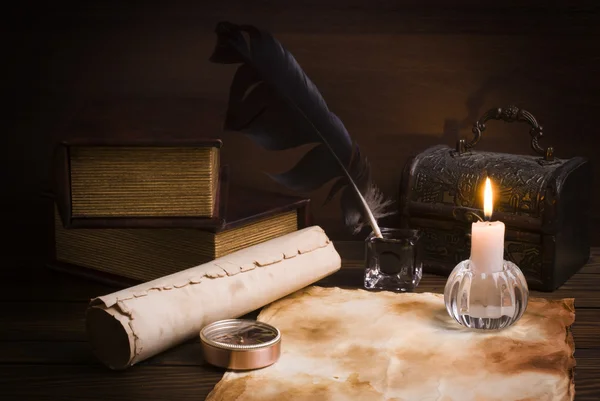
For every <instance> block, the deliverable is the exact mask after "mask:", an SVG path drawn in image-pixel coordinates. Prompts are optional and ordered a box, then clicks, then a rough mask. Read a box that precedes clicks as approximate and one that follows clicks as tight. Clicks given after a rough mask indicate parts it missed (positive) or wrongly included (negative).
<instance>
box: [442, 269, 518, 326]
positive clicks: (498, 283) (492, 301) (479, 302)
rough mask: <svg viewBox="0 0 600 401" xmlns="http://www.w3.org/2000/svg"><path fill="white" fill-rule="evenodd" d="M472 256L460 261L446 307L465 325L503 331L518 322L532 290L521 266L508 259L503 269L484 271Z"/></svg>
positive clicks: (448, 285) (450, 282)
mask: <svg viewBox="0 0 600 401" xmlns="http://www.w3.org/2000/svg"><path fill="white" fill-rule="evenodd" d="M481 270H483V269H477V268H475V266H474V265H473V263H472V262H471V260H470V259H467V260H463V261H462V262H460V263H459V264H458V265H456V267H455V268H454V270H452V273H450V276H449V277H448V281H447V282H446V287H445V289H444V303H445V304H446V310H447V311H448V313H449V314H450V316H451V317H452V318H454V320H456V321H457V322H458V323H460V324H461V325H463V326H465V327H468V328H472V329H479V330H499V329H504V328H507V327H509V326H511V325H513V324H515V323H516V322H517V321H518V320H519V319H520V318H521V316H523V313H524V312H525V309H526V308H527V301H528V298H529V289H528V287H527V281H526V280H525V276H524V275H523V272H521V269H519V267H518V266H517V265H516V264H514V263H512V262H509V261H507V260H505V261H504V262H503V265H502V270H501V271H495V272H481Z"/></svg>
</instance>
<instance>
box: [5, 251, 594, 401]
mask: <svg viewBox="0 0 600 401" xmlns="http://www.w3.org/2000/svg"><path fill="white" fill-rule="evenodd" d="M335 245H336V248H337V249H338V251H339V252H340V254H341V255H342V257H343V259H344V264H343V268H342V269H341V270H340V271H339V272H337V273H336V274H334V275H332V276H330V277H328V278H326V279H324V280H322V281H320V282H319V283H317V284H319V285H322V286H338V285H339V286H350V287H360V286H361V285H362V270H361V267H362V257H363V247H362V244H361V243H348V242H339V243H337V242H336V243H335ZM8 267H9V266H3V269H2V275H3V280H2V283H3V288H2V290H1V291H0V305H1V306H0V311H1V312H0V400H3V401H5V400H21V401H28V400H78V401H83V400H128V401H133V400H143V401H149V400H177V401H183V400H194V401H201V400H203V399H204V398H205V397H206V396H207V395H208V393H209V392H210V391H211V389H212V388H213V386H214V385H215V384H216V383H217V382H218V381H219V380H220V378H221V376H222V374H223V371H222V370H221V369H217V368H213V367H210V366H208V365H206V364H205V363H204V361H203V359H202V354H201V350H200V344H199V343H198V342H197V341H193V342H190V343H186V344H183V345H181V346H178V347H176V348H174V349H172V350H169V351H167V352H165V353H163V354H161V355H158V356H156V357H154V358H152V359H150V360H147V361H145V362H143V363H140V364H139V365H135V366H133V367H131V368H129V369H128V370H125V371H120V372H114V371H110V370H108V369H107V368H105V367H104V366H102V365H100V364H99V363H98V361H97V360H96V359H95V358H94V356H93V355H92V353H91V350H90V347H89V345H88V343H87V342H86V338H85V332H84V312H85V308H86V304H87V302H88V300H89V299H90V298H92V297H94V296H98V295H103V294H106V293H110V292H113V291H115V289H114V288H111V287H108V286H105V285H102V284H98V283H94V282H89V281H86V280H83V279H79V278H76V277H71V276H67V275H64V274H62V273H58V272H53V271H49V270H47V269H46V268H45V267H43V266H41V265H40V266H28V267H22V268H20V269H12V270H11V269H9V268H8ZM444 285H445V278H444V277H436V276H430V275H425V277H424V278H423V280H422V282H421V285H420V286H419V288H418V292H426V291H431V292H443V289H444ZM532 295H533V296H541V297H547V298H571V297H572V298H575V307H576V320H575V324H574V326H573V335H574V338H575V344H576V352H575V358H576V360H577V368H576V373H575V389H576V397H575V399H576V400H579V401H584V400H589V401H592V400H594V401H598V400H600V248H595V249H594V250H593V252H592V257H591V259H590V262H589V263H588V264H587V265H586V266H585V267H584V268H582V270H581V271H580V272H579V273H577V274H576V275H575V276H574V277H572V278H571V279H570V280H569V281H568V282H567V283H566V284H565V285H563V286H562V287H561V288H560V289H558V290H557V291H555V292H553V293H538V292H533V293H532Z"/></svg>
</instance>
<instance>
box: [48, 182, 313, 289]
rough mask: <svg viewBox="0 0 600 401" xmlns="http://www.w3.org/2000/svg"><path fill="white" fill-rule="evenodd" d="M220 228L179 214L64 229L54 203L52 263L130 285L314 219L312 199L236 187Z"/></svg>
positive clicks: (73, 270) (241, 246)
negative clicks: (161, 220)
mask: <svg viewBox="0 0 600 401" xmlns="http://www.w3.org/2000/svg"><path fill="white" fill-rule="evenodd" d="M228 192H229V196H227V200H226V201H224V202H223V203H224V204H225V207H224V208H223V212H224V215H225V218H224V222H223V224H222V225H220V226H216V227H210V228H207V227H204V226H203V225H197V224H196V223H197V221H195V220H193V219H190V220H187V221H186V220H185V219H179V220H177V222H176V224H173V225H172V226H170V227H161V228H143V227H135V228H130V227H97V226H96V227H94V228H65V227H64V226H63V224H62V221H61V218H60V213H59V211H58V208H57V207H56V204H55V202H49V203H51V204H54V207H53V209H54V210H53V212H52V213H53V215H54V219H53V230H52V234H53V240H52V247H51V255H50V263H49V266H50V267H51V268H54V269H58V270H63V271H68V272H71V273H74V274H77V275H80V276H87V277H89V278H92V279H94V280H97V281H101V282H105V283H108V284H111V285H117V286H123V285H125V286H128V285H134V284H136V283H140V282H145V281H149V280H153V279H156V278H158V277H162V276H166V275H169V274H172V273H175V272H178V271H181V270H183V269H187V268H190V267H194V266H197V265H200V264H202V263H206V262H208V261H210V260H213V259H215V258H219V257H221V256H224V255H227V254H229V253H232V252H235V251H237V250H240V249H243V248H246V247H249V246H252V245H255V244H259V243H262V242H265V241H268V240H270V239H273V238H276V237H279V236H282V235H285V234H288V233H290V232H293V231H297V230H298V229H301V228H304V227H307V226H308V225H309V224H310V216H309V199H306V198H301V197H295V196H288V195H283V194H278V193H272V192H265V191H258V190H254V189H246V188H240V187H235V188H231V189H230V190H229V191H228Z"/></svg>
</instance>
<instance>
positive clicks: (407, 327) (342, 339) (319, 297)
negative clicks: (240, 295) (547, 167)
mask: <svg viewBox="0 0 600 401" xmlns="http://www.w3.org/2000/svg"><path fill="white" fill-rule="evenodd" d="M258 319H259V320H261V321H264V322H267V323H269V324H272V325H274V326H276V327H277V328H279V329H280V330H281V332H282V356H281V358H280V360H279V361H278V362H277V363H276V364H274V365H272V366H270V367H267V368H264V369H260V370H255V371H248V372H227V373H226V374H225V375H224V377H223V379H222V380H221V381H220V382H219V383H218V384H217V386H216V387H215V388H214V390H213V391H212V392H211V394H210V395H209V396H208V398H207V400H209V401H222V400H223V401H224V400H236V401H254V400H257V401H258V400H261V401H275V400H277V401H284V400H294V401H303V400H323V401H334V400H336V401H337V400H365V401H366V400H368V401H377V400H388V401H417V400H422V401H426V400H427V401H484V400H485V401H512V400H514V401H517V400H519V401H526V400H531V401H533V400H537V401H542V400H548V401H550V400H552V401H554V400H556V401H559V400H560V401H563V400H565V401H566V400H573V398H574V384H573V368H574V365H575V360H574V357H573V351H574V344H573V338H572V336H571V333H570V326H571V324H572V323H573V322H574V319H575V312H574V307H573V299H562V300H553V301H547V300H543V299H532V300H530V302H529V305H528V308H527V311H526V312H525V314H524V315H523V317H522V318H521V320H520V321H519V322H517V323H516V324H515V325H514V326H512V327H510V328H508V329H506V330H503V331H499V332H493V333H490V332H475V331H470V330H468V329H464V328H462V327H461V326H459V325H458V323H455V322H454V320H452V319H451V318H450V316H448V314H447V312H446V309H445V307H444V302H443V295H441V294H432V293H423V294H415V293H409V294H395V293H390V292H376V293H375V292H367V291H364V290H360V289H359V290H344V289H340V288H322V287H315V286H312V287H309V288H306V289H303V290H300V291H298V292H296V293H294V294H292V295H290V296H288V297H286V298H284V299H281V300H279V301H276V302H274V303H273V304H271V305H269V306H268V307H266V308H265V309H264V310H263V311H262V312H261V314H260V315H259V317H258Z"/></svg>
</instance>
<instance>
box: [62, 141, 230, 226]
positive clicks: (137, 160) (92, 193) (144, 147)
mask: <svg viewBox="0 0 600 401" xmlns="http://www.w3.org/2000/svg"><path fill="white" fill-rule="evenodd" d="M221 145H222V142H221V141H220V140H218V139H206V140H200V141H189V140H169V141H168V142H156V141H151V140H139V141H117V140H93V141H92V140H74V141H70V142H62V143H60V144H59V145H58V146H57V148H56V150H55V154H54V166H53V169H54V183H53V185H54V189H53V191H54V194H55V196H56V202H57V205H58V208H59V211H60V215H61V217H62V222H63V225H64V226H65V227H68V228H70V227H84V226H92V225H94V224H97V225H102V226H126V227H133V226H152V225H154V226H161V225H167V226H168V225H170V224H171V222H170V219H171V218H179V217H184V218H195V219H199V220H202V221H204V223H205V224H206V225H207V226H210V225H218V224H220V223H221V221H220V219H219V207H218V206H219V202H218V198H219V188H220V184H219V182H220V169H221V168H220V167H221V166H220V157H219V156H220V148H221Z"/></svg>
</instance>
